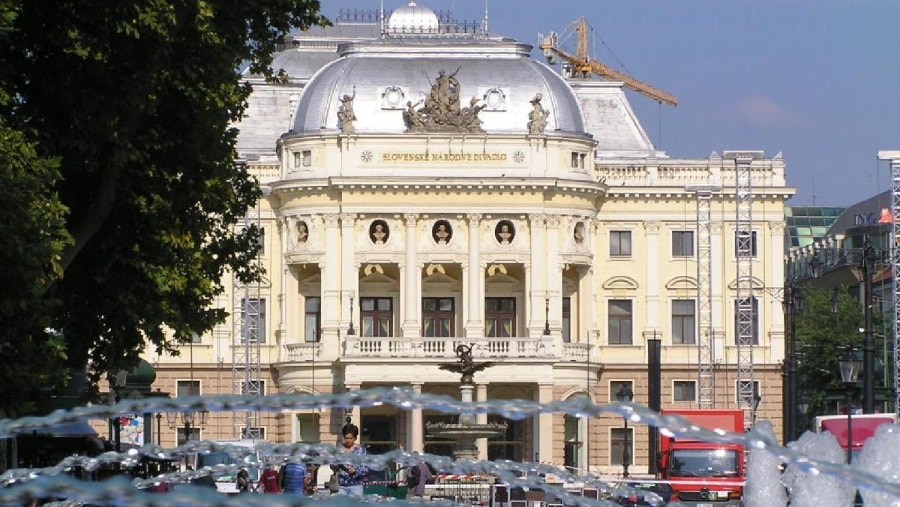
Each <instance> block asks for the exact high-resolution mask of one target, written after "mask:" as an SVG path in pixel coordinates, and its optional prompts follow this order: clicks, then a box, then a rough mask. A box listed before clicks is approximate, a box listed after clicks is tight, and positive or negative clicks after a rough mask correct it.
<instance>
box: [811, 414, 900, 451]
mask: <svg viewBox="0 0 900 507" xmlns="http://www.w3.org/2000/svg"><path fill="white" fill-rule="evenodd" d="M850 418H851V420H850V432H849V433H848V431H847V416H846V415H822V416H818V417H816V420H815V425H816V428H815V429H816V433H823V432H826V431H827V432H829V433H831V434H832V435H834V437H835V438H836V439H837V441H838V444H839V445H840V446H841V449H843V450H844V451H845V452H846V451H847V450H848V449H849V451H850V454H851V455H852V456H851V457H852V459H853V461H855V460H856V457H857V455H858V454H859V453H860V451H862V449H863V446H864V445H865V444H866V440H868V439H869V438H871V437H872V435H874V434H875V430H877V429H878V427H879V426H881V425H883V424H897V414H851V415H850ZM851 433H852V438H850V436H851ZM851 446H852V449H850V447H851Z"/></svg>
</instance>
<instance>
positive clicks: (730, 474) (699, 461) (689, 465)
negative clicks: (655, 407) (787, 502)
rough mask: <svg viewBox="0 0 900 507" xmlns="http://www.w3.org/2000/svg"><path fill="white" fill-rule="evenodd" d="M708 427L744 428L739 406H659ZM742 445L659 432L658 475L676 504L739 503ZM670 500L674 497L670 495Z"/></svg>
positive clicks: (714, 506) (700, 506) (715, 505)
mask: <svg viewBox="0 0 900 507" xmlns="http://www.w3.org/2000/svg"><path fill="white" fill-rule="evenodd" d="M662 414H663V415H678V416H681V417H683V418H684V419H686V420H687V421H688V422H690V423H691V424H694V425H696V426H699V427H701V428H703V429H706V430H709V431H715V430H722V431H728V432H732V433H743V432H744V411H743V410H740V409H721V410H719V409H663V410H662ZM744 464H745V459H744V446H743V445H740V444H723V443H711V442H704V441H702V440H694V439H691V438H674V437H669V436H666V435H664V434H663V433H662V432H660V435H659V467H658V470H659V472H658V476H659V478H660V479H664V480H666V481H669V482H670V483H671V485H672V489H673V490H674V492H675V495H676V496H677V497H678V501H679V502H681V503H680V505H693V506H696V507H719V506H723V505H742V497H743V494H744V481H745V479H746V476H745V471H744ZM673 500H674V499H673Z"/></svg>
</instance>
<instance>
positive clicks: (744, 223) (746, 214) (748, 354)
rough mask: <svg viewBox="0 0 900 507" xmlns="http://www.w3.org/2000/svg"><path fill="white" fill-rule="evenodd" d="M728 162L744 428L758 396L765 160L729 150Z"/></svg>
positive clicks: (740, 405)
mask: <svg viewBox="0 0 900 507" xmlns="http://www.w3.org/2000/svg"><path fill="white" fill-rule="evenodd" d="M722 156H723V158H724V159H726V160H734V171H735V175H734V176H735V178H734V197H735V203H734V204H735V224H734V225H735V242H736V245H735V247H736V250H737V252H736V256H735V257H736V260H735V268H736V269H735V270H736V273H735V274H736V281H737V284H736V285H737V291H736V294H735V299H736V300H737V301H736V303H735V304H736V306H737V308H736V313H737V319H736V320H737V337H736V341H737V398H738V408H741V409H743V410H744V426H745V427H750V426H751V425H752V424H753V399H754V397H755V395H756V393H757V391H756V389H754V387H755V381H754V378H753V345H754V343H753V342H754V339H753V338H754V331H755V329H754V328H755V327H756V319H755V318H754V314H755V313H756V309H757V302H756V298H755V297H754V295H753V255H754V253H755V249H756V241H754V235H753V185H752V181H753V178H752V176H753V175H752V165H753V161H754V160H757V159H761V158H763V152H761V151H726V152H724V153H723V154H722Z"/></svg>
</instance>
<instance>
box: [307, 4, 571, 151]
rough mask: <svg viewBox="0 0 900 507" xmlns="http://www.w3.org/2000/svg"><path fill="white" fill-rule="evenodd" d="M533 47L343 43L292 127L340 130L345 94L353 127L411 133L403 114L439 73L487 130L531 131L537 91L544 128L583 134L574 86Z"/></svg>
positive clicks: (440, 41)
mask: <svg viewBox="0 0 900 507" xmlns="http://www.w3.org/2000/svg"><path fill="white" fill-rule="evenodd" d="M416 8H417V9H421V8H419V7H416ZM395 15H396V14H395ZM391 19H392V22H393V17H392V18H391ZM530 51H531V46H530V45H527V44H519V43H517V42H514V41H509V40H479V39H453V38H427V37H422V38H400V39H386V40H383V41H377V42H364V43H351V44H347V45H343V46H341V50H340V52H341V57H340V58H338V59H337V60H335V61H333V62H331V63H330V64H328V65H326V66H324V67H323V68H322V69H320V70H319V71H318V72H317V73H316V74H315V75H314V76H313V77H312V78H311V79H310V81H309V83H307V85H306V86H305V88H304V90H303V93H302V95H301V96H300V98H299V101H298V103H297V106H296V110H295V114H294V121H293V124H292V126H291V134H292V135H297V134H304V133H313V132H315V133H319V132H320V131H322V130H336V129H340V128H341V123H340V122H339V119H338V109H339V108H340V107H341V104H342V99H347V98H352V108H353V114H354V115H355V120H354V124H353V129H354V132H355V133H357V134H362V133H372V134H382V133H387V134H391V133H403V132H406V131H407V127H408V125H407V123H405V121H404V115H405V114H407V111H408V110H409V108H421V107H422V105H423V104H425V103H426V100H427V99H428V97H429V94H430V93H432V87H433V86H434V84H435V81H436V79H437V78H438V77H439V76H441V75H445V76H452V78H453V79H454V80H455V82H456V83H458V91H457V92H455V93H457V94H458V99H459V103H460V107H470V106H471V107H478V108H480V111H479V113H478V120H480V125H481V129H483V131H484V132H485V133H511V134H514V133H527V132H528V131H529V127H528V123H529V114H530V113H531V112H532V111H533V110H534V109H535V103H534V101H533V100H534V99H535V97H540V104H541V107H543V109H544V110H546V111H545V112H546V116H547V118H546V127H545V128H544V131H545V132H547V133H552V132H554V131H561V132H569V133H577V134H583V133H585V126H584V118H583V115H582V111H581V107H580V105H579V101H578V99H577V97H576V95H575V92H574V91H573V90H572V88H571V87H570V86H569V85H568V84H567V83H566V82H565V81H564V80H563V78H562V77H560V76H559V75H558V74H556V73H555V72H554V71H553V70H552V69H551V68H550V67H548V66H547V65H545V64H543V63H541V62H537V61H535V60H533V59H531V57H530Z"/></svg>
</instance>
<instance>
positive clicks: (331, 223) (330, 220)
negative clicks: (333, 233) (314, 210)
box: [322, 213, 340, 227]
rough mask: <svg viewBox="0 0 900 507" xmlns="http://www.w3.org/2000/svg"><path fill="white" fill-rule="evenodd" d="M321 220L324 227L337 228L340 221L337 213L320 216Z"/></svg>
mask: <svg viewBox="0 0 900 507" xmlns="http://www.w3.org/2000/svg"><path fill="white" fill-rule="evenodd" d="M322 220H324V221H325V226H326V227H337V226H338V220H340V215H338V214H337V213H327V214H325V215H322Z"/></svg>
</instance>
